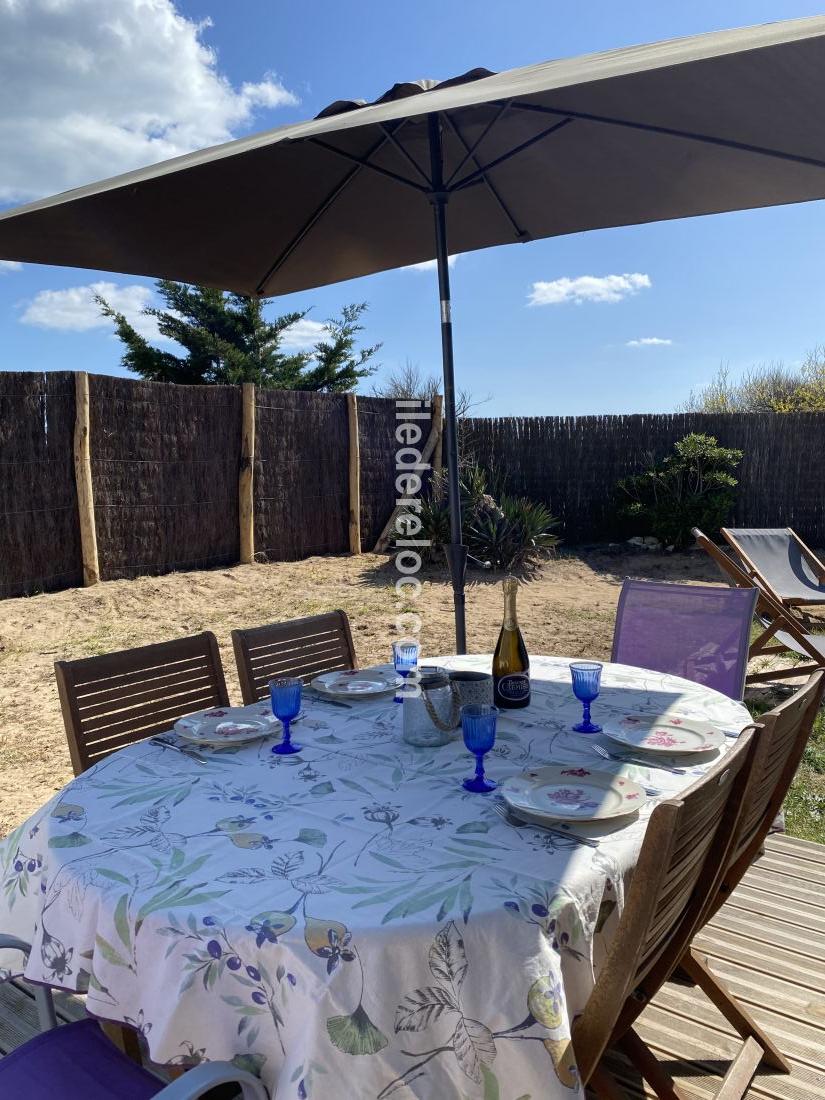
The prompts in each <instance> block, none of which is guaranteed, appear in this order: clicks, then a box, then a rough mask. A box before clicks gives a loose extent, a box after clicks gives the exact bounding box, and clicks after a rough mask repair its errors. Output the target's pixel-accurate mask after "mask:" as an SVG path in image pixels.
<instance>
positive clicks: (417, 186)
mask: <svg viewBox="0 0 825 1100" xmlns="http://www.w3.org/2000/svg"><path fill="white" fill-rule="evenodd" d="M305 140H306V141H308V142H309V144H310V145H317V146H318V148H319V149H326V150H327V152H328V153H336V154H337V155H338V156H339V157H343V158H344V160H348V161H350V162H351V163H352V164H357V165H358V166H359V168H369V169H370V171H371V172H378V173H379V175H382V176H387V177H388V178H389V179H391V180H395V182H396V183H403V184H406V186H407V187H412V188H413V190H415V191H419V192H420V193H421V194H422V195H426V194H427V193H428V192H429V191H430V186H429V181H428V185H427V186H426V187H425V186H424V185H423V184H421V183H415V182H414V181H413V180H411V179H407V177H406V176H400V175H399V174H398V173H397V172H391V171H390V169H389V168H381V167H380V166H379V165H377V164H370V157H371V156H372V155H373V153H374V152H375V150H372V151H371V152H370V153H368V155H367V156H366V158H364V157H356V156H355V155H354V154H353V153H347V152H346V151H345V150H343V149H339V148H338V147H337V146H335V145H330V144H329V143H328V142H326V141H321V139H320V138H306V139H305ZM384 140H387V138H386V137H385V139H384ZM381 144H382V145H383V144H384V142H383V141H382V143H381Z"/></svg>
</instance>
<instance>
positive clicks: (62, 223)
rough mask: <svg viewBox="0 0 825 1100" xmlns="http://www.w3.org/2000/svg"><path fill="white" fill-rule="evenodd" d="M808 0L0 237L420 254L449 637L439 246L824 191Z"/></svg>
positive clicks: (219, 150)
mask: <svg viewBox="0 0 825 1100" xmlns="http://www.w3.org/2000/svg"><path fill="white" fill-rule="evenodd" d="M824 119H825V17H815V18H810V19H800V20H793V21H788V22H784V23H774V24H769V25H766V26H760V27H750V28H744V29H739V30H732V31H722V32H718V33H713V34H706V35H700V36H697V37H693V38H684V39H677V40H673V41H669V42H661V43H657V44H653V45H648V46H640V47H633V48H630V49H623V50H615V51H611V52H609V53H601V54H590V55H587V56H583V57H578V58H573V59H564V60H560V61H550V62H547V63H545V64H541V65H532V66H528V67H527V68H523V69H514V70H512V71H509V72H502V73H497V74H495V73H491V72H489V71H487V70H484V69H476V70H473V71H472V72H469V73H465V74H464V75H463V76H460V77H457V78H456V79H454V80H447V81H443V82H441V83H436V82H433V81H418V82H414V83H406V84H396V85H395V86H394V87H393V88H392V89H390V91H388V92H387V93H386V95H384V96H382V97H381V99H379V100H377V101H376V102H375V103H372V104H369V105H364V104H363V103H361V102H354V101H347V100H344V101H339V102H337V103H334V104H332V105H331V106H330V107H328V108H327V109H326V110H325V111H322V112H321V114H320V115H319V116H318V117H317V118H316V119H314V120H312V121H310V122H302V123H298V124H296V125H290V126H283V127H280V128H279V129H275V130H269V131H267V132H265V133H261V134H255V135H252V136H251V137H245V138H241V139H240V140H238V141H233V142H229V143H228V144H225V145H220V146H217V147H215V148H212V149H206V150H202V151H199V152H195V153H191V154H188V155H186V156H182V157H177V158H175V159H174V160H170V161H166V162H164V163H162V164H156V165H153V166H151V167H148V168H143V169H140V170H138V171H135V172H130V173H127V174H126V175H122V176H117V177H115V178H113V179H110V180H105V181H103V182H102V183H96V184H91V185H89V186H87V187H81V188H78V189H76V190H74V191H69V192H66V193H64V194H62V195H58V196H56V197H54V198H49V199H44V200H42V201H39V202H35V203H31V204H30V205H28V206H25V207H22V208H20V209H18V210H12V211H10V212H7V213H5V214H3V215H0V257H2V258H5V259H10V260H22V261H25V262H32V263H49V264H63V265H68V266H75V267H89V268H96V269H105V270H111V271H119V272H129V273H134V274H141V275H151V276H155V277H164V278H170V279H178V280H184V281H188V282H195V283H204V284H207V285H210V286H214V287H220V288H223V289H231V290H234V291H237V292H239V293H243V294H257V295H277V294H286V293H288V292H292V291H298V290H306V289H308V288H310V287H315V286H320V285H325V284H328V283H334V282H337V281H339V280H342V279H351V278H354V277H355V276H360V275H368V274H370V273H372V272H376V271H384V270H387V269H389V268H394V267H399V266H401V265H407V264H414V263H418V262H421V261H424V260H432V259H433V258H435V259H436V260H437V268H438V287H439V298H440V308H441V335H442V352H443V365H444V399H445V429H446V452H447V463H448V499H449V505H450V522H451V526H450V530H451V544H450V546H449V547H448V559H449V563H450V569H451V575H452V582H453V591H454V601H455V621H456V649H457V651H458V652H459V653H461V652H464V649H465V629H464V572H465V566H466V555H467V552H466V548H465V547H464V546H463V545H462V538H461V515H460V504H459V476H458V455H457V445H456V422H455V391H454V381H453V341H452V323H451V313H450V274H449V268H448V264H447V257H448V250H449V252H466V251H470V250H473V249H479V248H487V247H489V246H491V245H498V244H505V243H508V242H516V241H518V242H524V241H529V240H533V239H535V238H540V237H553V236H558V235H561V234H567V233H576V232H580V231H582V230H587V229H598V228H603V227H607V226H619V225H631V224H639V223H644V222H653V221H658V220H662V219H669V218H683V217H689V216H693V215H698V214H710V213H718V212H721V211H726V210H739V209H746V208H753V207H762V206H772V205H776V204H780V203H791V202H804V201H807V200H811V199H819V198H823V197H825V127H824V126H823V120H824Z"/></svg>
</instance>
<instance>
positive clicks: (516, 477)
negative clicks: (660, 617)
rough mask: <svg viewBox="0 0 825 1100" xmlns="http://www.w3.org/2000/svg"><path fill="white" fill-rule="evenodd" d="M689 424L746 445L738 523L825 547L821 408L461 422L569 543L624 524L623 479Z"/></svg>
mask: <svg viewBox="0 0 825 1100" xmlns="http://www.w3.org/2000/svg"><path fill="white" fill-rule="evenodd" d="M689 432H703V433H705V434H707V435H713V436H715V437H716V438H717V439H718V440H719V443H720V444H722V445H723V446H725V447H738V448H740V449H741V450H742V451H743V452H744V456H743V459H742V463H741V465H740V467H739V469H738V472H737V475H736V476H737V477H738V480H739V485H738V487H737V490H736V505H735V510H734V517H733V519H734V523H735V524H736V525H737V526H742V527H745V526H748V527H793V528H794V529H795V530H796V531H798V533H799V534H800V535H801V536H802V537H803V538H804V539H806V541H810V542H813V543H814V544H815V545H817V546H822V545H825V493H823V490H822V479H821V475H820V471H821V469H822V468H823V462H824V461H825V414H823V413H786V414H782V415H778V414H775V413H744V414H743V413H735V414H734V413H729V414H723V413H674V414H649V415H648V414H639V415H632V416H581V417H572V416H571V417H549V416H547V417H503V418H500V419H490V418H481V417H476V418H472V419H469V420H467V421H466V422H465V424H464V425H463V432H462V438H463V440H464V443H465V450H466V452H467V453H469V454H472V455H473V456H474V457H475V458H476V459H477V460H478V461H479V462H480V463H481V464H482V465H483V466H485V467H487V468H489V469H492V470H494V471H496V472H497V473H498V474H500V475H501V476H503V478H504V479H505V481H506V484H507V487H508V489H509V490H510V491H511V492H513V493H517V494H523V495H525V496H529V497H532V498H533V499H535V500H540V501H544V502H545V503H546V504H547V505H548V506H549V507H550V508H551V509H552V511H553V512H554V513H555V514H556V515H557V516H558V517H559V518H560V519H561V521H562V525H563V531H562V535H563V538H564V540H565V542H566V543H568V544H574V545H575V544H576V543H582V542H590V541H596V540H604V539H606V538H608V537H611V536H615V535H616V534H617V533H618V532H619V531H620V529H621V525H620V524H619V523H618V522H617V519H616V515H615V507H616V501H617V499H618V497H617V495H616V492H615V486H616V482H617V481H618V480H619V478H622V477H625V476H627V475H628V474H631V473H637V472H639V471H640V470H641V469H643V468H644V465H645V462H646V459H647V456H648V455H650V454H653V455H654V456H655V457H657V458H662V457H664V455H665V454H667V452H668V451H669V450H670V449H671V448H672V446H673V444H674V443H675V442H676V441H677V440H679V439H681V438H682V437H683V436H684V435H687V434H688V433H689Z"/></svg>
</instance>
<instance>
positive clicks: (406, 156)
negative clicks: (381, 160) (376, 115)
mask: <svg viewBox="0 0 825 1100" xmlns="http://www.w3.org/2000/svg"><path fill="white" fill-rule="evenodd" d="M404 121H406V119H405V120H404ZM403 125H404V123H403V122H402V123H401V126H403ZM401 126H397V127H396V129H397V130H400V129H401ZM381 129H382V130H383V132H384V133H385V134H386V136H387V139H388V140H389V141H390V142H392V144H393V145H394V146H395V148H396V149H397V150H398V152H399V153H400V154H401V156H402V157H404V159H405V160H406V161H407V162H408V163H409V164H411V165H412V167H413V168H414V169H415V171H416V172H417V173H418V174H419V176H420V177H421V178H422V179H423V180H424V183H425V184H426V185H427V188H428V189H432V186H433V181H432V180H431V179H430V177H429V176H428V175H427V173H426V172H425V171H424V169H423V168H422V167H421V165H420V164H419V163H418V161H417V160H416V159H415V157H414V156H413V155H412V153H410V152H409V150H408V149H405V148H404V146H403V145H402V144H401V142H400V141H399V140H398V138H397V137H396V136H395V130H391V129H390V128H389V126H387V124H386V122H382V123H381ZM369 167H374V166H373V165H370V166H369Z"/></svg>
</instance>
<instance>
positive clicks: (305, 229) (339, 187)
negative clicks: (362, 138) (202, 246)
mask: <svg viewBox="0 0 825 1100" xmlns="http://www.w3.org/2000/svg"><path fill="white" fill-rule="evenodd" d="M399 128H400V127H399ZM386 141H387V138H386V137H382V138H381V140H380V141H378V142H376V143H375V145H373V147H372V149H371V150H370V151H369V153H368V154H367V158H369V157H371V156H373V155H374V154H375V153H377V152H378V150H379V149H380V148H381V146H382V145H385V144H386ZM363 167H364V165H363V164H356V165H354V166H353V167H352V168H351V169H350V170H349V172H347V174H346V175H345V176H344V178H343V179H342V180H341V181H340V182H339V183H338V184H336V186H335V187H334V188H333V189H332V191H330V193H329V194H328V195H327V197H326V198H325V199H324V201H323V202H322V203H321V204H320V206H318V207H317V208H316V209H315V211H314V212H313V213H312V214H311V216H310V217H309V219H308V220H307V221H306V222H305V223H304V224H303V226H302V227H301V228H300V229H299V230H298V232H297V233H296V234H295V236H294V237H293V238H292V240H291V241H290V242H289V244H288V245H287V246H286V248H285V249H284V250H283V251H282V252H281V254H280V256H278V258H277V260H275V262H274V263H273V264H271V265H270V267H269V268H267V270H266V272H265V274H264V276H263V278H262V279H261V281H260V282H259V283H258V285H257V286H256V287H255V293H256V294H263V292H264V290H265V288H266V284H267V283H268V282H269V280H270V279H271V278H272V276H273V275H274V274H275V273H276V271H278V270H279V269H280V268H281V267H282V266H283V265H284V264H285V263H286V261H287V260H288V259H289V257H290V256H291V255H292V253H293V252H294V251H295V249H296V248H297V247H298V245H299V244H300V243H301V241H302V240H303V239H304V238H305V237H306V235H307V234H308V233H309V232H310V231H311V230H312V228H313V226H314V225H316V224H317V222H318V221H320V219H321V218H322V217H323V216H324V214H325V213H326V212H327V210H329V208H330V207H331V206H332V204H333V203H334V202H335V200H336V199H337V198H338V196H339V195H340V194H341V193H342V192H343V191H344V190H346V188H347V187H348V186H349V184H350V183H351V182H352V180H353V179H354V178H355V177H356V176H357V175H358V173H359V172H360V171H361V169H362V168H363Z"/></svg>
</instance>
